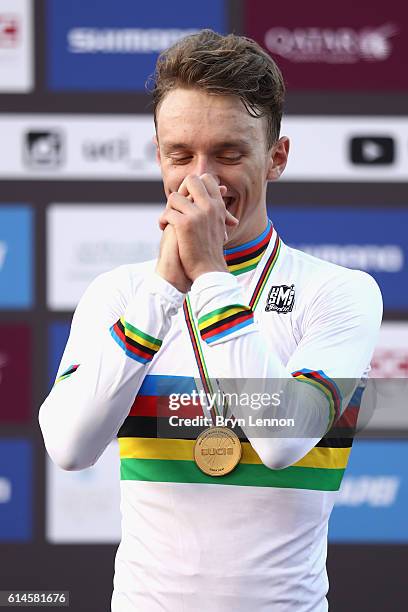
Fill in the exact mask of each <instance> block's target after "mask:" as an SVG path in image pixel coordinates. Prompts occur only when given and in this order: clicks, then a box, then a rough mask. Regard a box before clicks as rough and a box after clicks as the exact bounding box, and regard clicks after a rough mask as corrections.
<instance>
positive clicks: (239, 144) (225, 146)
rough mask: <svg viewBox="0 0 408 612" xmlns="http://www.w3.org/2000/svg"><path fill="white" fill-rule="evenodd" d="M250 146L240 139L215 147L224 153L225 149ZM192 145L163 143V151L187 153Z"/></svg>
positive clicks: (220, 143) (247, 142)
mask: <svg viewBox="0 0 408 612" xmlns="http://www.w3.org/2000/svg"><path fill="white" fill-rule="evenodd" d="M249 146H250V142H249V140H245V139H244V138H238V139H236V140H224V141H222V142H218V143H217V144H216V145H215V146H214V147H213V150H214V151H222V150H225V149H240V148H248V147H249ZM190 148H191V145H189V144H187V143H185V142H168V143H163V149H164V150H165V151H166V153H171V152H172V151H186V150H187V149H190Z"/></svg>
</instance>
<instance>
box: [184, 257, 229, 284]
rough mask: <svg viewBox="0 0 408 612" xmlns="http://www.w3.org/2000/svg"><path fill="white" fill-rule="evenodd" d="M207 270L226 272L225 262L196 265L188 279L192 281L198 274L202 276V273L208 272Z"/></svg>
mask: <svg viewBox="0 0 408 612" xmlns="http://www.w3.org/2000/svg"><path fill="white" fill-rule="evenodd" d="M209 272H227V273H228V268H227V264H226V263H225V262H223V263H222V264H221V263H220V264H215V265H214V264H208V265H205V264H203V265H200V266H197V267H196V268H194V270H193V271H192V273H191V276H190V279H191V282H192V283H194V282H195V281H196V280H197V279H198V278H199V277H200V276H202V275H203V274H208V273H209Z"/></svg>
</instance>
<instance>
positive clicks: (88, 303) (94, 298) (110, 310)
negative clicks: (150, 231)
mask: <svg viewBox="0 0 408 612" xmlns="http://www.w3.org/2000/svg"><path fill="white" fill-rule="evenodd" d="M155 264H156V260H150V261H145V262H141V263H135V264H125V265H122V266H118V267H117V268H114V269H113V270H109V271H108V272H104V273H102V274H99V275H98V276H97V277H96V278H95V279H94V280H93V281H92V282H91V283H90V285H89V286H88V288H87V289H86V291H85V292H84V294H83V296H82V298H81V300H80V301H79V304H78V306H77V308H76V311H75V315H74V316H78V315H80V314H81V315H82V314H89V315H91V313H96V312H98V313H101V314H102V313H106V315H107V317H108V318H109V319H110V318H111V317H112V316H116V314H118V313H122V312H123V311H124V310H125V308H126V306H127V304H128V302H129V301H130V300H131V299H132V297H133V296H134V295H135V293H136V291H137V289H138V287H139V285H140V284H141V283H142V282H143V280H144V279H145V278H146V277H147V276H148V275H149V274H150V273H151V272H153V271H154V268H155Z"/></svg>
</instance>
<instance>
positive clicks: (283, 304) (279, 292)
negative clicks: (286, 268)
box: [265, 285, 295, 314]
mask: <svg viewBox="0 0 408 612" xmlns="http://www.w3.org/2000/svg"><path fill="white" fill-rule="evenodd" d="M294 303H295V285H274V286H273V287H271V288H270V290H269V294H268V299H267V302H266V306H265V311H266V312H272V311H274V312H278V313H279V314H286V313H288V312H292V310H293V305H294Z"/></svg>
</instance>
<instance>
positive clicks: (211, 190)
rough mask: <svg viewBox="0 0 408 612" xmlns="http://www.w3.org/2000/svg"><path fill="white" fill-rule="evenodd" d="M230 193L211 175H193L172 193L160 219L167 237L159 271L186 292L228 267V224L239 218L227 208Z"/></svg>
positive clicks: (236, 222)
mask: <svg viewBox="0 0 408 612" xmlns="http://www.w3.org/2000/svg"><path fill="white" fill-rule="evenodd" d="M226 192H227V188H226V187H225V186H223V185H219V184H218V182H217V180H216V179H215V177H214V176H212V175H211V174H203V175H202V176H196V175H192V174H190V175H188V176H187V177H186V178H185V179H184V180H183V182H182V183H181V185H180V187H179V189H178V191H177V192H176V191H175V192H173V193H171V194H170V195H169V198H168V200H167V205H166V208H165V210H164V212H163V213H162V215H161V216H160V218H159V225H160V229H161V230H163V236H162V239H161V243H160V254H159V259H158V262H157V267H156V272H157V273H158V274H160V276H162V277H163V278H164V279H165V280H167V281H168V282H169V283H171V284H172V285H174V286H175V287H176V288H177V289H178V290H179V291H182V292H183V293H186V292H187V291H189V289H190V287H191V284H192V283H193V282H194V281H195V280H196V278H198V277H199V276H201V274H204V273H205V272H215V271H220V272H226V271H227V270H228V268H227V266H226V263H225V260H224V253H223V246H224V244H225V240H226V236H227V227H235V226H236V225H238V219H236V218H235V217H234V216H233V215H232V214H231V213H229V212H228V211H227V209H226V207H225V203H224V200H223V199H222V198H223V196H224V195H225V194H226Z"/></svg>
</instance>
